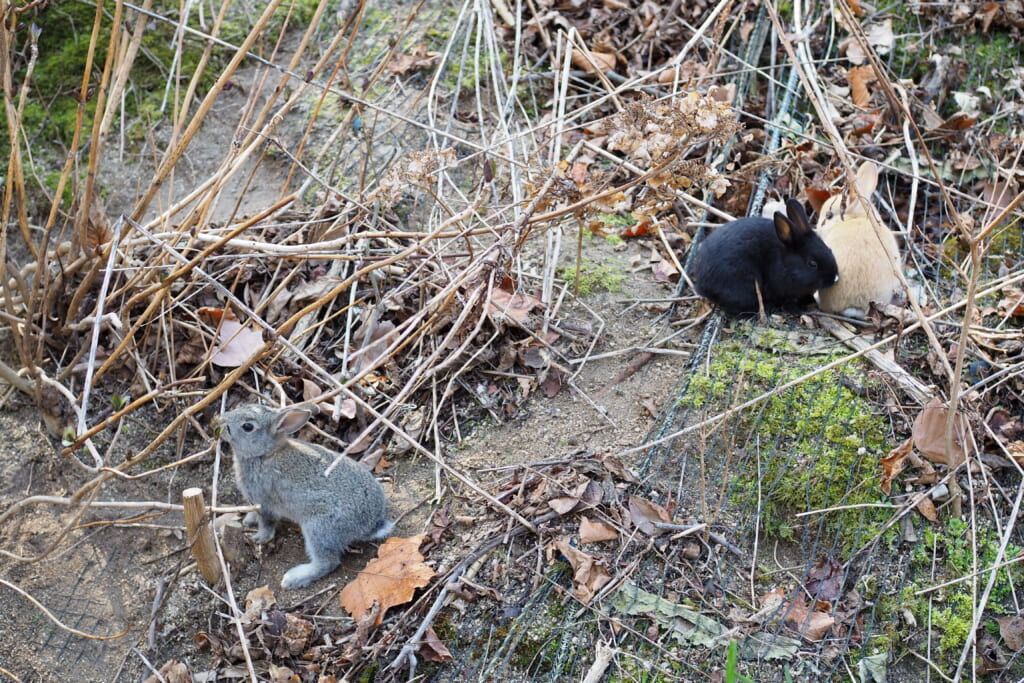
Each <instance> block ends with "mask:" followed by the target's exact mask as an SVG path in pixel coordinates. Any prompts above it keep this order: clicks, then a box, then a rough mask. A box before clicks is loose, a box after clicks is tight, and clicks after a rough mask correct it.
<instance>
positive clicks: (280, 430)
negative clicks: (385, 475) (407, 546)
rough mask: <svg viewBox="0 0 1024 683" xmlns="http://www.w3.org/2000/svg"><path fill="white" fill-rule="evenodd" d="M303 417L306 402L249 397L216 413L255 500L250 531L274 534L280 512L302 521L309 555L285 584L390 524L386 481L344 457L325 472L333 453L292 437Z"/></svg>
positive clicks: (305, 578) (383, 533)
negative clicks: (285, 404) (269, 402)
mask: <svg viewBox="0 0 1024 683" xmlns="http://www.w3.org/2000/svg"><path fill="white" fill-rule="evenodd" d="M309 417H310V411H309V410H303V409H296V408H281V409H278V410H275V409H273V408H268V407H266V406H262V405H258V404H250V405H245V406H242V407H240V408H236V409H235V410H232V411H231V412H229V413H225V414H224V415H222V416H221V417H220V419H219V420H218V423H219V424H220V425H221V426H222V427H223V430H222V432H221V437H222V438H223V439H224V440H225V441H227V442H228V443H229V444H231V450H232V453H233V454H234V460H235V480H236V481H237V482H238V487H239V488H240V489H241V490H242V493H243V494H244V495H245V497H246V498H247V499H249V501H250V502H252V503H254V504H258V505H259V506H260V510H259V512H250V513H249V514H248V515H246V516H245V520H244V523H245V524H246V525H248V526H253V525H258V526H259V528H258V530H257V532H256V535H255V536H254V537H253V539H254V540H255V541H256V542H257V543H266V542H267V541H269V540H270V539H272V538H273V537H274V532H275V530H276V525H277V521H278V520H280V519H284V520H287V521H289V522H294V523H295V524H298V525H299V526H300V527H302V537H303V539H304V540H305V542H306V554H307V555H308V556H309V563H307V564H300V565H297V566H295V567H292V568H291V569H289V570H288V571H287V572H285V575H284V578H283V579H281V585H282V586H283V587H284V588H302V587H303V586H307V585H309V584H310V583H311V582H313V581H315V580H317V579H319V578H320V577H321V576H323V575H324V574H327V573H328V572H330V571H332V570H333V569H334V568H335V567H337V566H338V565H339V564H340V563H341V556H342V555H343V554H344V552H345V550H346V549H347V548H348V547H349V545H351V544H352V543H356V542H359V541H370V540H381V539H384V538H387V536H388V534H390V533H391V529H392V528H393V527H394V524H392V522H390V521H388V518H387V499H386V498H385V496H384V489H383V487H382V486H381V485H380V483H379V482H378V481H377V480H376V479H375V478H374V477H373V475H372V474H371V473H370V472H369V471H368V470H367V469H366V468H364V467H363V466H362V465H360V464H359V463H357V462H355V461H354V460H352V459H351V458H347V457H346V458H342V459H341V460H340V461H339V462H338V464H337V466H336V467H335V468H334V470H333V471H332V472H331V475H330V476H329V477H325V476H324V471H325V470H326V469H327V467H328V466H329V465H330V464H331V462H332V461H333V460H334V458H335V457H337V455H338V454H337V453H335V452H333V451H331V450H330V449H328V448H324V447H323V446H319V445H317V444H312V443H307V442H304V441H299V440H297V439H293V438H290V435H291V434H294V433H295V432H297V431H299V429H301V428H302V426H303V425H304V424H306V422H307V421H308V420H309Z"/></svg>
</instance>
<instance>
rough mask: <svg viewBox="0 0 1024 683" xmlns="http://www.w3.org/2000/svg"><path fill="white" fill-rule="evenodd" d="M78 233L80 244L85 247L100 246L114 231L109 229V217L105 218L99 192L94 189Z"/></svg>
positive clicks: (105, 214) (110, 237)
mask: <svg viewBox="0 0 1024 683" xmlns="http://www.w3.org/2000/svg"><path fill="white" fill-rule="evenodd" d="M80 234H81V235H82V237H83V238H82V246H84V247H85V248H86V249H96V248H98V247H102V246H103V245H104V244H106V243H107V242H109V241H110V240H111V239H113V237H114V232H113V230H111V229H110V219H109V218H107V212H106V210H105V209H104V208H103V202H102V200H101V199H100V193H99V192H98V191H96V190H95V189H94V190H93V192H92V196H91V197H90V198H89V203H88V206H87V207H86V210H85V215H84V216H83V218H82V224H81V233H80Z"/></svg>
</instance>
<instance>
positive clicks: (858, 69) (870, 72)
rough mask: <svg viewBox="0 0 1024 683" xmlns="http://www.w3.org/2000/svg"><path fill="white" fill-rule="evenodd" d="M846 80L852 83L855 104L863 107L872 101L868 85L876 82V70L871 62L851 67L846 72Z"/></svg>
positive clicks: (851, 92)
mask: <svg viewBox="0 0 1024 683" xmlns="http://www.w3.org/2000/svg"><path fill="white" fill-rule="evenodd" d="M846 80H847V82H849V84H850V96H851V97H852V98H853V106H855V107H858V108H861V109H863V108H864V107H866V106H867V105H868V103H869V102H870V101H871V93H870V92H869V91H868V85H870V84H871V83H874V82H875V70H874V69H873V68H872V67H871V65H870V64H865V65H864V66H854V67H851V68H850V69H849V70H848V71H847V72H846Z"/></svg>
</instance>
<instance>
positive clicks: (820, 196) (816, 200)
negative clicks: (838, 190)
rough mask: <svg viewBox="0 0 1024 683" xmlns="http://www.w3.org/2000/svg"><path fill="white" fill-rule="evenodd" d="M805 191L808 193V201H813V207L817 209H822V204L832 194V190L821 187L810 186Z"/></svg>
mask: <svg viewBox="0 0 1024 683" xmlns="http://www.w3.org/2000/svg"><path fill="white" fill-rule="evenodd" d="M804 191H805V192H806V193H807V201H809V202H810V203H811V208H812V209H814V210H815V211H821V206H822V204H824V203H825V201H826V200H827V199H828V198H829V197H831V196H832V193H831V192H829V191H828V190H826V189H823V188H819V187H808V188H807V189H806V190H804Z"/></svg>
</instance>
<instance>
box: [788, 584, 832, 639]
mask: <svg viewBox="0 0 1024 683" xmlns="http://www.w3.org/2000/svg"><path fill="white" fill-rule="evenodd" d="M825 604H826V603H821V602H816V603H815V605H814V607H815V608H818V607H823V606H824V605H825ZM784 611H785V614H786V621H787V622H789V623H791V624H793V626H794V627H795V628H796V629H797V630H798V631H800V632H801V633H802V635H803V638H804V640H807V641H809V642H812V643H814V642H818V641H819V640H821V639H822V638H824V637H825V634H826V633H828V630H829V629H830V628H832V625H833V624H834V623H835V619H833V618H832V616H831V615H829V614H827V613H825V612H823V611H820V610H819V609H811V606H810V605H808V604H807V601H806V599H805V598H804V596H803V594H802V593H801V594H799V595H798V596H797V598H796V599H795V600H793V601H792V603H790V605H789V607H788V609H785V610H784Z"/></svg>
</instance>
